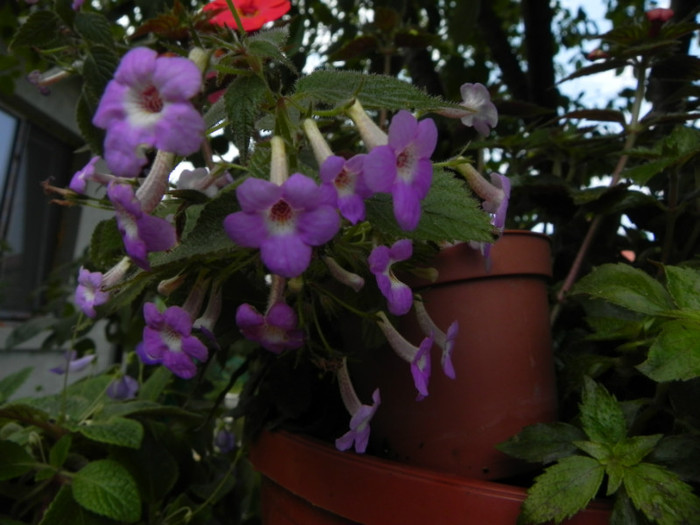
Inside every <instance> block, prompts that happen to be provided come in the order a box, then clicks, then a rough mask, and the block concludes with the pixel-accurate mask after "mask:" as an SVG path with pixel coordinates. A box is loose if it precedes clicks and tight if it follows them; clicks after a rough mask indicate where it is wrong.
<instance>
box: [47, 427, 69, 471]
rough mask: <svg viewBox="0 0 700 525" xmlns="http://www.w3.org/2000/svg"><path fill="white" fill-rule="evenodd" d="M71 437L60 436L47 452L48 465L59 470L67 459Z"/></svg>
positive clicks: (67, 435)
mask: <svg viewBox="0 0 700 525" xmlns="http://www.w3.org/2000/svg"><path fill="white" fill-rule="evenodd" d="M72 443H73V437H72V436H71V435H70V434H66V435H64V436H62V437H61V438H60V439H59V440H58V441H56V443H54V444H53V446H52V447H51V450H49V464H50V465H51V466H52V467H55V468H61V467H62V466H63V464H64V463H65V461H66V458H67V457H68V452H69V451H70V447H71V444H72Z"/></svg>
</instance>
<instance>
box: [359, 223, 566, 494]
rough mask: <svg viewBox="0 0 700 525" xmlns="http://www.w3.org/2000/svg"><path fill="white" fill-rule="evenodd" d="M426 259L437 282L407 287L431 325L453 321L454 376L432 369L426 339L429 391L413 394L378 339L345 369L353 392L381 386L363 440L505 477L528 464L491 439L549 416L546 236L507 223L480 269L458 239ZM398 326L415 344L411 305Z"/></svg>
mask: <svg viewBox="0 0 700 525" xmlns="http://www.w3.org/2000/svg"><path fill="white" fill-rule="evenodd" d="M434 266H435V267H436V268H437V269H438V271H439V273H440V277H439V279H438V281H437V282H435V283H431V284H424V285H418V286H414V290H415V291H417V292H418V293H420V294H421V296H422V297H423V300H424V303H425V305H426V309H427V310H428V312H429V313H430V315H431V317H432V318H433V320H434V321H435V323H436V324H437V326H438V327H440V328H441V329H443V330H446V329H447V327H448V326H449V325H450V323H451V322H452V321H454V320H457V321H458V322H459V335H458V339H457V345H456V348H455V350H454V354H453V363H454V367H455V370H456V375H457V377H456V379H455V380H451V379H449V378H447V377H446V376H445V375H444V374H443V373H442V370H441V368H440V350H439V348H437V347H434V348H433V353H432V375H431V379H430V385H429V391H430V395H429V396H428V397H427V398H426V399H424V400H422V401H416V389H415V386H414V384H413V380H412V377H411V373H410V370H409V365H408V364H407V363H406V362H405V361H402V360H401V359H399V358H398V357H397V356H396V355H395V354H394V353H393V352H392V351H391V350H390V349H388V348H382V349H380V350H378V351H376V352H372V354H371V355H370V356H367V359H369V362H367V361H364V360H363V362H362V363H361V366H358V367H357V368H355V369H353V370H352V373H353V380H354V381H355V383H356V384H357V386H358V389H359V391H360V392H361V395H362V396H363V399H366V400H369V399H370V395H371V392H372V390H373V389H374V388H376V387H379V388H380V391H381V397H382V404H381V406H380V408H379V410H378V411H377V413H376V414H375V417H374V419H373V420H372V423H371V428H372V440H373V443H374V444H375V446H376V447H377V448H378V450H381V451H382V453H383V454H385V455H387V457H390V458H392V459H396V460H398V461H402V462H405V463H408V464H411V465H416V466H420V467H426V468H430V469H435V470H440V471H446V472H452V473H455V474H458V475H461V476H466V477H471V478H478V479H491V480H493V479H504V478H507V477H510V476H513V475H515V474H518V473H520V472H522V471H523V470H525V469H527V468H528V466H527V465H524V464H522V463H520V462H518V461H517V460H515V459H513V458H510V457H508V456H506V455H504V454H502V453H501V452H499V451H498V450H497V449H496V448H495V446H496V445H497V444H498V443H500V442H502V441H505V440H506V439H508V438H509V437H511V436H513V435H515V434H517V433H518V432H519V431H520V430H521V429H522V428H523V427H524V426H527V425H530V424H534V423H538V422H549V421H554V420H555V419H556V409H557V401H556V399H557V398H556V387H555V376H554V365H553V359H552V344H551V335H550V327H549V304H548V296H547V279H548V278H549V277H550V275H551V262H550V245H549V240H548V238H547V237H545V236H543V235H539V234H534V233H531V232H520V231H509V232H506V234H505V235H504V236H503V237H502V238H501V239H500V240H499V241H498V242H496V243H495V244H494V245H493V247H492V250H491V264H490V270H488V271H487V264H486V260H485V259H484V257H483V256H482V255H481V254H480V253H479V252H478V251H477V250H474V249H472V248H470V247H469V246H468V245H466V244H463V245H458V246H455V247H452V248H448V249H445V250H443V251H442V252H441V253H440V254H439V255H438V257H437V258H436V260H435V264H434ZM399 327H400V330H401V331H402V332H403V333H404V335H406V336H407V337H408V338H409V339H410V340H412V341H413V342H414V343H416V344H417V343H418V342H419V341H420V340H421V339H422V338H423V334H422V333H421V332H420V329H419V328H418V326H417V323H416V321H415V318H414V317H412V314H409V315H407V316H405V317H404V318H402V320H401V322H400V325H399Z"/></svg>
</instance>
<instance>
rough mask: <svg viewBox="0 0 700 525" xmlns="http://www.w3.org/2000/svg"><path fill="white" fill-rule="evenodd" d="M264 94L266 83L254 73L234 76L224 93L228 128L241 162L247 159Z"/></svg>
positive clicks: (265, 92) (265, 93)
mask: <svg viewBox="0 0 700 525" xmlns="http://www.w3.org/2000/svg"><path fill="white" fill-rule="evenodd" d="M266 95H267V85H266V84H265V82H264V81H263V80H262V79H261V78H260V77H258V76H254V75H248V76H238V77H236V79H235V80H234V81H233V82H231V85H229V87H228V88H227V89H226V93H225V94H224V102H225V104H226V114H227V116H228V119H229V129H230V131H231V133H232V134H233V142H234V144H235V145H236V147H237V148H238V152H239V154H240V156H241V162H242V163H243V164H245V163H246V161H247V159H248V154H249V148H250V138H251V136H252V134H253V130H254V129H255V121H256V120H257V119H258V118H259V116H260V113H261V106H262V104H263V102H264V101H265V98H266Z"/></svg>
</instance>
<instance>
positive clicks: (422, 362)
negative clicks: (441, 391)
mask: <svg viewBox="0 0 700 525" xmlns="http://www.w3.org/2000/svg"><path fill="white" fill-rule="evenodd" d="M432 346H433V340H432V338H430V337H426V338H425V339H423V341H422V342H421V344H420V347H419V348H418V352H417V353H416V356H415V358H414V359H413V362H412V363H411V374H412V375H413V383H414V384H415V386H416V390H418V400H421V399H423V398H425V397H426V396H428V383H429V382H430V349H431V347H432Z"/></svg>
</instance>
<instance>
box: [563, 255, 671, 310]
mask: <svg viewBox="0 0 700 525" xmlns="http://www.w3.org/2000/svg"><path fill="white" fill-rule="evenodd" d="M574 293H580V294H588V295H592V296H594V297H599V298H601V299H605V300H607V301H610V302H611V303H614V304H617V305H619V306H622V307H624V308H627V309H629V310H632V311H635V312H640V313H644V314H651V315H653V314H658V313H661V312H663V311H665V310H670V309H673V307H674V305H673V301H672V300H671V297H670V296H669V294H668V293H667V292H666V290H665V289H664V287H663V286H662V285H661V284H660V283H659V282H658V281H656V280H654V279H653V278H652V277H650V276H649V275H647V274H646V273H644V272H643V271H641V270H638V269H636V268H633V267H632V266H629V265H628V264H622V263H620V264H604V265H602V266H599V267H597V268H596V269H594V270H593V271H592V272H591V273H590V274H588V275H586V276H585V277H583V278H582V279H581V280H580V281H579V282H578V284H577V285H576V286H575V288H574Z"/></svg>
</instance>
